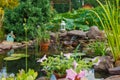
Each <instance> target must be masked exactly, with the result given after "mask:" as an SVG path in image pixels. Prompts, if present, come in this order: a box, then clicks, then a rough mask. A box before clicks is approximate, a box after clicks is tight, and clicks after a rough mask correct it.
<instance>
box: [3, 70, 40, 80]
mask: <svg viewBox="0 0 120 80" xmlns="http://www.w3.org/2000/svg"><path fill="white" fill-rule="evenodd" d="M37 75H38V73H37V72H35V71H34V70H32V69H29V70H28V72H27V73H26V72H25V71H24V70H23V69H22V70H20V71H19V73H17V76H16V77H11V76H8V77H7V78H5V77H2V78H1V80H35V79H36V77H37Z"/></svg>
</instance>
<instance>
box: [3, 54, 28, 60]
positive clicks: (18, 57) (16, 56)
mask: <svg viewBox="0 0 120 80" xmlns="http://www.w3.org/2000/svg"><path fill="white" fill-rule="evenodd" d="M23 57H29V55H27V56H26V54H12V55H11V56H9V57H5V58H4V60H6V61H11V60H18V59H21V58H23Z"/></svg>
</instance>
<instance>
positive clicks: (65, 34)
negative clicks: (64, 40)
mask: <svg viewBox="0 0 120 80" xmlns="http://www.w3.org/2000/svg"><path fill="white" fill-rule="evenodd" d="M59 36H60V37H65V36H67V32H64V33H59Z"/></svg>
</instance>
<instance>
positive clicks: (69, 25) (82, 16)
mask: <svg viewBox="0 0 120 80" xmlns="http://www.w3.org/2000/svg"><path fill="white" fill-rule="evenodd" d="M90 10H94V11H96V12H99V15H100V16H102V14H103V10H102V8H101V7H96V8H93V9H90ZM90 10H89V9H79V10H74V11H73V12H67V13H62V14H58V15H56V16H55V17H54V19H52V20H51V23H50V24H49V26H48V29H49V30H53V31H55V30H56V31H58V29H60V28H59V26H60V23H61V21H62V20H64V21H65V22H66V29H67V30H74V29H77V30H83V31H87V30H89V27H90V26H94V25H97V26H98V25H99V26H98V27H99V28H100V29H103V27H102V25H101V24H100V20H99V18H97V16H95V14H94V13H92V12H91V11H90ZM102 20H103V19H102Z"/></svg>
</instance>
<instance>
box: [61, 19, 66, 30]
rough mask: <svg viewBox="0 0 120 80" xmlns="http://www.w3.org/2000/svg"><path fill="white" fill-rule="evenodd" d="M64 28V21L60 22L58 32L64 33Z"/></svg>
mask: <svg viewBox="0 0 120 80" xmlns="http://www.w3.org/2000/svg"><path fill="white" fill-rule="evenodd" d="M65 26H66V24H65V21H62V22H61V24H60V32H65V31H66V29H65Z"/></svg>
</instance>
